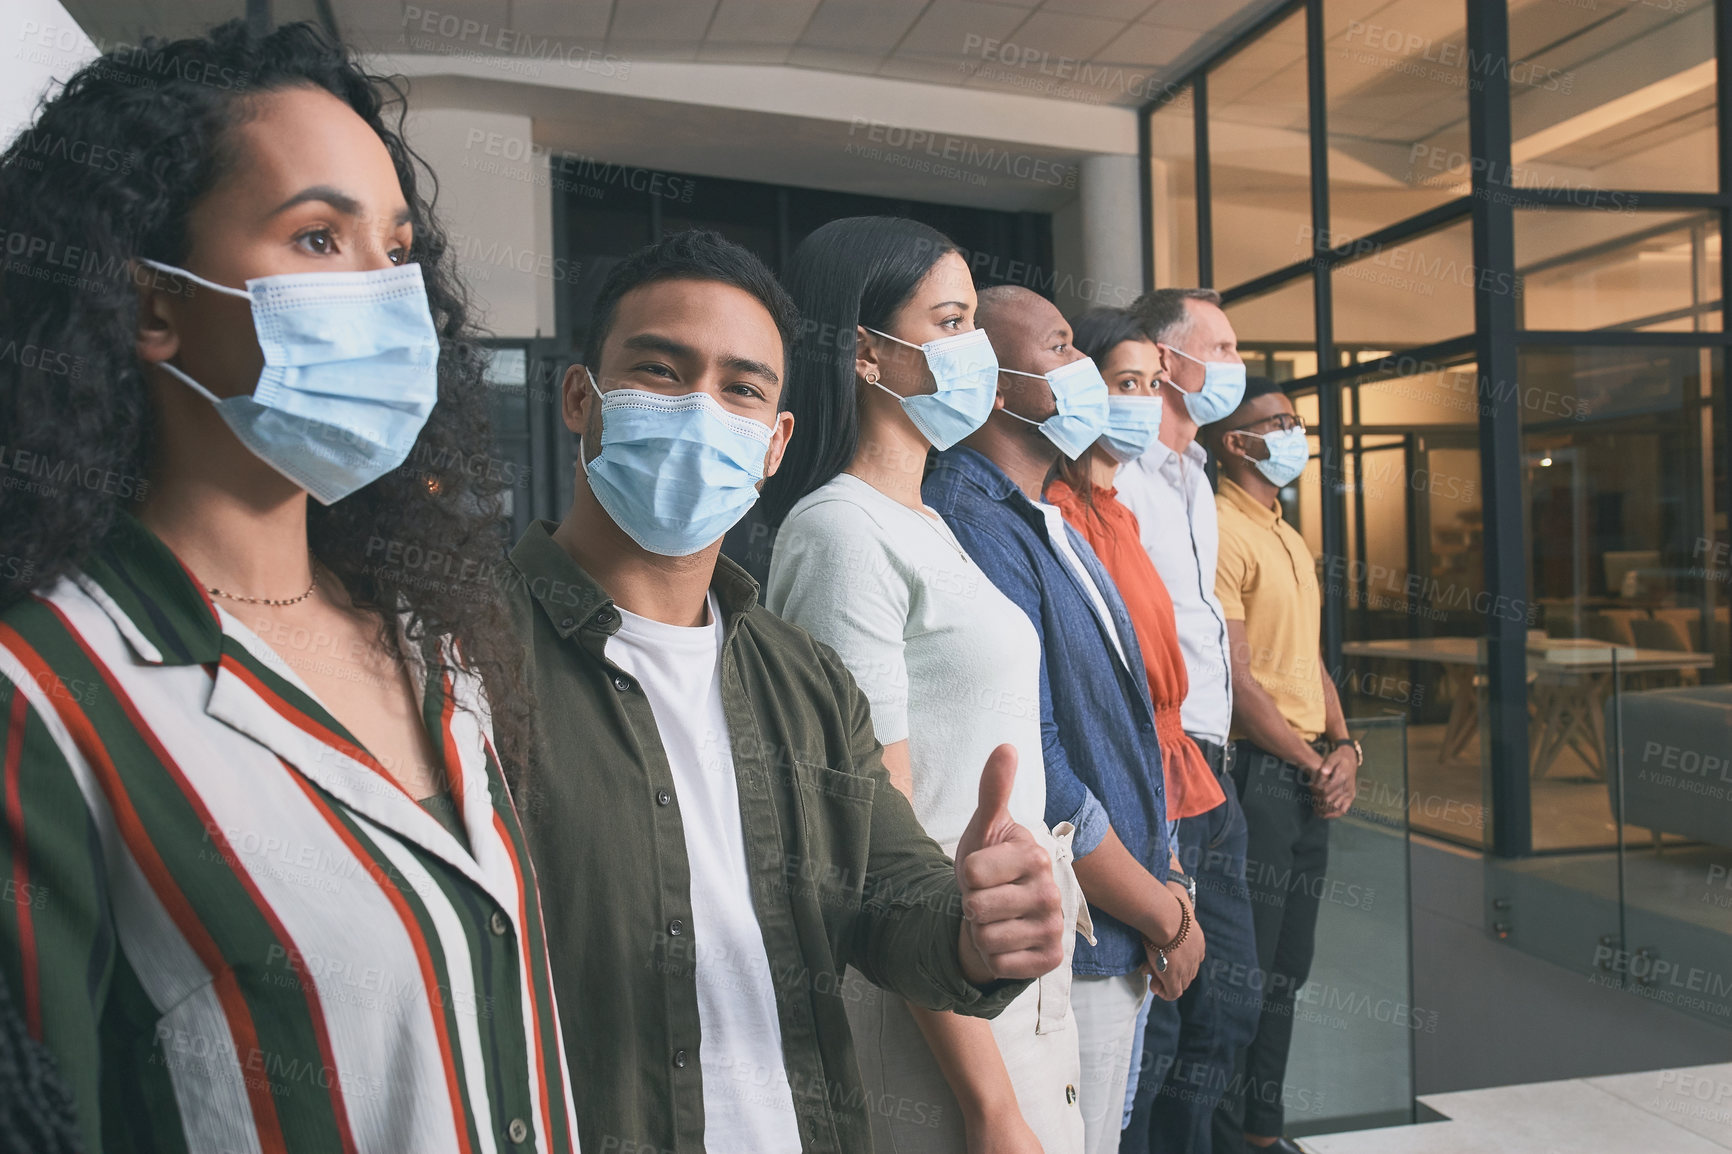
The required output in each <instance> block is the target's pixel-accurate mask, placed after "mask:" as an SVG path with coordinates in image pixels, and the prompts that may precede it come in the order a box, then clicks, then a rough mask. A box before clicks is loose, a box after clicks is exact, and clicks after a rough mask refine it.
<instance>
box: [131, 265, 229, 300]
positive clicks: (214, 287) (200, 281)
mask: <svg viewBox="0 0 1732 1154" xmlns="http://www.w3.org/2000/svg"><path fill="white" fill-rule="evenodd" d="M138 263H139V264H147V265H149V266H150V267H151V268H154V269H157V270H159V271H161V272H165V273H168V274H169V275H170V276H178V277H181V278H182V279H184V280H189V281H191V282H192V283H194V284H196V285H203V286H204V287H205V288H207V289H210V290H211V291H212V292H218V293H227V294H228V295H229V296H231V297H239V298H240V299H241V300H244V301H250V300H252V299H253V294H252V293H250V292H248V291H247V290H246V289H237V288H230V287H229V286H228V285H226V284H218V283H217V282H216V281H214V280H205V279H204V278H203V277H202V276H199V275H198V274H197V273H195V272H187V271H186V270H185V269H184V268H176V267H175V266H174V265H172V264H163V263H162V262H161V261H159V260H151V259H150V258H149V257H147V256H141V257H139V258H138Z"/></svg>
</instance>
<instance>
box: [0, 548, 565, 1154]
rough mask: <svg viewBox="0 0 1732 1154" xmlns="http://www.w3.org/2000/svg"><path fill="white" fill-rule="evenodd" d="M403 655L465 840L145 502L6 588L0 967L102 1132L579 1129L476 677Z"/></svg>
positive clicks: (535, 1133)
mask: <svg viewBox="0 0 1732 1154" xmlns="http://www.w3.org/2000/svg"><path fill="white" fill-rule="evenodd" d="M413 673H414V676H415V678H416V680H417V682H418V683H419V684H421V685H422V686H423V694H422V700H423V702H424V706H423V719H424V721H425V723H426V725H427V729H428V733H429V735H430V736H431V737H432V739H433V743H434V746H435V748H437V749H439V750H440V751H441V752H442V754H443V758H444V769H445V773H446V777H447V780H448V783H449V785H450V787H451V796H452V798H453V800H454V802H455V803H456V807H457V809H458V811H459V812H460V813H461V820H462V823H463V829H464V831H465V833H466V834H467V836H468V841H469V846H470V847H472V850H473V852H471V850H470V849H467V848H465V847H464V846H463V845H462V844H461V843H460V842H459V840H458V839H457V838H455V837H454V836H452V834H451V833H450V832H449V831H447V830H446V829H445V828H444V827H443V826H441V825H440V823H439V821H438V820H437V819H436V818H435V817H434V816H432V815H431V814H429V813H428V812H426V811H425V810H423V809H422V808H421V807H420V806H419V805H417V804H416V803H415V801H414V800H413V799H412V798H410V796H409V795H408V794H407V793H405V792H404V791H403V789H402V788H401V787H400V786H399V785H398V784H397V783H396V782H395V780H393V779H392V778H391V777H390V775H389V774H388V773H386V771H385V770H384V769H383V768H382V767H381V766H380V765H379V764H378V762H376V761H375V760H374V759H373V758H372V756H370V755H369V754H368V753H367V752H366V751H365V750H364V749H362V748H361V747H360V745H359V743H358V742H356V741H355V740H354V739H353V738H352V737H350V736H349V735H348V734H347V733H346V732H345V731H344V730H343V727H342V726H341V725H339V724H338V723H337V721H336V720H335V719H334V718H332V716H331V715H330V714H329V713H328V712H326V710H325V709H324V708H323V707H322V706H321V705H320V704H319V702H318V701H317V699H315V698H314V696H313V694H312V693H311V692H310V691H309V690H308V689H307V687H306V686H305V684H304V683H303V682H302V681H301V680H300V679H299V678H298V677H297V676H296V675H295V673H294V672H293V671H292V670H291V669H290V668H289V667H288V666H287V665H286V664H285V663H284V662H283V661H282V660H281V658H279V657H278V656H277V655H276V654H275V653H274V652H273V651H272V650H271V649H270V648H269V647H268V646H266V645H265V644H264V643H263V642H262V641H260V640H259V638H258V637H257V636H256V635H254V634H253V633H252V632H251V631H250V630H249V629H247V627H246V626H245V625H243V624H241V623H240V622H239V621H238V620H237V619H236V618H234V617H233V616H231V615H230V614H228V613H227V612H225V611H223V610H221V609H218V608H217V607H215V606H214V605H213V604H212V603H211V602H210V601H209V600H208V599H207V598H206V597H205V595H204V592H203V591H202V590H201V589H200V587H199V586H198V585H197V584H195V583H194V582H193V580H192V579H191V576H190V575H189V574H188V573H187V572H186V570H185V569H184V568H182V567H181V566H180V564H179V562H178V561H177V560H176V558H175V557H174V555H173V554H172V553H171V552H170V551H169V550H168V549H167V548H166V547H165V546H164V545H163V544H162V542H161V541H160V540H158V539H157V538H156V537H155V536H154V535H153V534H152V533H150V532H149V531H148V530H147V529H145V528H144V527H143V526H142V525H140V524H139V523H138V522H137V521H135V520H132V519H131V518H125V519H123V522H122V524H121V525H120V526H119V528H118V529H117V530H116V532H115V533H114V534H113V536H112V537H111V538H110V541H109V543H108V544H107V545H106V546H105V547H104V548H103V549H102V550H101V551H100V552H99V553H98V554H97V555H96V556H95V557H93V558H91V559H90V560H89V561H88V562H87V563H86V565H85V566H84V568H83V570H82V571H81V572H80V573H78V574H76V575H75V576H73V577H71V578H68V579H65V580H62V581H60V582H58V583H57V584H56V585H54V586H53V587H52V588H51V589H49V590H47V591H46V592H45V593H42V594H40V595H39V596H37V597H35V598H32V599H28V600H25V601H23V602H20V603H18V604H15V605H13V606H12V607H11V608H9V609H8V610H7V611H6V612H5V613H4V615H0V771H3V780H0V803H3V806H4V814H5V820H4V822H0V847H3V853H0V861H3V862H4V863H6V864H8V865H9V872H8V873H7V875H6V877H5V879H4V883H3V891H0V896H3V897H4V898H5V900H4V901H3V902H0V966H3V967H4V976H5V979H6V981H7V982H8V983H9V984H10V985H11V988H12V990H13V992H14V995H15V997H16V999H17V1002H18V1004H19V1007H20V1009H21V1011H22V1013H23V1015H24V1018H25V1022H26V1025H27V1026H28V1028H29V1030H30V1032H31V1034H32V1035H33V1036H35V1037H37V1038H39V1039H41V1040H43V1041H44V1042H46V1044H47V1045H48V1047H49V1049H50V1050H51V1051H52V1052H53V1053H54V1055H55V1057H56V1059H57V1060H58V1062H59V1064H60V1072H61V1074H62V1075H63V1076H64V1077H65V1078H66V1079H67V1081H68V1082H69V1083H70V1084H71V1086H72V1088H73V1092H74V1096H75V1098H76V1102H77V1108H78V1112H79V1120H80V1125H81V1127H82V1129H83V1133H84V1136H85V1142H86V1148H87V1149H88V1150H89V1151H92V1152H96V1151H102V1150H109V1151H113V1150H133V1149H150V1150H163V1151H170V1150H186V1151H208V1152H213V1154H214V1152H217V1151H223V1152H242V1151H261V1152H264V1151H282V1152H296V1154H298V1152H302V1151H305V1152H308V1154H315V1152H316V1154H334V1152H345V1154H405V1152H408V1151H414V1152H417V1154H420V1152H441V1154H442V1152H445V1151H460V1152H463V1154H491V1152H495V1151H499V1152H515V1151H520V1150H537V1151H550V1152H553V1154H565V1152H575V1150H576V1147H577V1139H576V1126H575V1124H574V1122H573V1119H572V1107H571V1095H570V1087H569V1083H568V1079H567V1074H566V1070H565V1066H564V1059H563V1056H562V1055H563V1048H562V1046H561V1044H560V1038H559V1024H558V1018H557V1015H556V1013H555V1009H554V1002H553V993H552V988H551V985H550V980H549V975H548V967H547V958H546V946H545V941H544V938H543V932H542V920H541V910H540V903H539V898H538V896H537V893H536V887H535V879H534V875H533V873H532V872H531V869H530V865H529V860H528V856H527V852H526V850H525V846H524V841H523V835H522V831H521V830H520V828H519V826H518V821H517V815H516V813H515V811H514V810H513V808H512V803H511V798H510V795H509V793H508V792H507V789H506V786H505V783H504V780H503V778H502V777H501V775H500V772H499V766H498V762H497V759H496V758H495V756H494V753H493V749H492V745H491V742H490V740H489V736H488V729H487V722H486V720H485V710H484V708H483V707H482V706H481V704H480V701H479V687H478V684H477V683H476V681H475V679H473V678H472V677H470V676H468V675H466V674H464V673H463V672H461V671H459V670H454V669H451V668H444V669H437V670H435V671H434V673H433V675H432V676H429V675H428V674H427V671H426V670H425V669H424V668H422V667H420V666H419V665H418V664H415V666H414V668H413Z"/></svg>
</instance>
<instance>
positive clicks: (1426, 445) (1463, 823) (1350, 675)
mask: <svg viewBox="0 0 1732 1154" xmlns="http://www.w3.org/2000/svg"><path fill="white" fill-rule="evenodd" d="M1383 367H1384V368H1385V370H1386V371H1387V372H1389V373H1390V374H1391V375H1389V376H1385V377H1380V378H1376V379H1368V380H1363V381H1360V382H1358V383H1354V384H1349V385H1346V386H1343V387H1342V397H1341V405H1342V409H1343V414H1344V427H1343V434H1344V435H1343V437H1342V443H1343V451H1344V460H1343V462H1342V472H1343V476H1344V480H1345V481H1346V482H1347V486H1346V492H1345V494H1344V496H1345V499H1346V509H1345V512H1346V528H1347V546H1348V550H1347V556H1346V558H1344V559H1342V560H1341V561H1339V562H1338V563H1336V564H1334V565H1333V566H1332V567H1327V568H1326V570H1325V572H1324V574H1323V581H1324V588H1325V589H1326V590H1327V591H1328V595H1329V596H1331V597H1335V598H1339V599H1340V601H1341V603H1342V605H1343V608H1344V610H1345V618H1344V621H1345V626H1346V635H1347V641H1346V643H1345V644H1344V646H1343V648H1342V656H1343V659H1344V664H1345V671H1346V677H1345V678H1343V685H1344V687H1345V692H1346V700H1345V702H1344V705H1345V706H1346V709H1347V713H1348V715H1349V716H1354V715H1358V716H1365V715H1371V714H1376V713H1381V712H1390V711H1395V712H1398V713H1401V714H1405V715H1406V717H1407V721H1408V727H1409V754H1410V756H1409V762H1408V771H1409V781H1410V793H1409V794H1408V801H1409V806H1408V816H1409V818H1410V819H1411V821H1412V822H1413V825H1414V828H1416V829H1420V830H1423V831H1424V832H1426V833H1429V834H1432V835H1433V836H1436V837H1441V838H1444V839H1446V840H1449V841H1454V842H1458V843H1461V844H1465V845H1470V846H1475V847H1479V846H1482V845H1484V844H1485V840H1486V836H1487V834H1486V830H1487V824H1486V821H1485V806H1484V792H1485V791H1484V785H1483V776H1484V770H1483V768H1482V759H1481V750H1480V734H1479V729H1480V717H1481V716H1482V711H1481V709H1480V707H1479V701H1478V692H1477V686H1478V676H1477V669H1476V664H1477V662H1476V654H1477V652H1478V648H1479V644H1480V642H1479V640H1478V638H1479V635H1480V634H1481V633H1482V632H1483V630H1484V620H1485V618H1484V612H1483V610H1484V607H1485V597H1484V593H1483V591H1484V588H1485V553H1484V538H1485V534H1484V510H1483V507H1482V501H1481V498H1480V481H1479V468H1480V462H1479V428H1478V420H1479V412H1478V404H1479V401H1478V398H1477V396H1476V393H1477V391H1478V390H1479V388H1480V385H1479V373H1478V371H1477V367H1476V366H1475V365H1474V363H1473V362H1472V361H1459V362H1454V363H1450V364H1432V363H1414V362H1413V361H1412V360H1411V359H1409V358H1402V357H1393V358H1391V359H1390V360H1389V361H1388V362H1387V363H1386V364H1385V365H1384V366H1383Z"/></svg>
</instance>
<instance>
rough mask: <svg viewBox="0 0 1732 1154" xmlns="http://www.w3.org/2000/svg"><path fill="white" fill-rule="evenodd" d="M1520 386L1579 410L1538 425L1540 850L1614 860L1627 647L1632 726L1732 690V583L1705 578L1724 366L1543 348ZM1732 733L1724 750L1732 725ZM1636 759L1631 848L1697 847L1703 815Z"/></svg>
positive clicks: (1531, 503) (1535, 763)
mask: <svg viewBox="0 0 1732 1154" xmlns="http://www.w3.org/2000/svg"><path fill="white" fill-rule="evenodd" d="M1519 372H1520V377H1521V380H1522V384H1523V387H1524V388H1526V389H1533V390H1538V391H1540V392H1541V393H1544V394H1548V395H1553V394H1555V395H1557V396H1559V397H1560V398H1562V399H1563V400H1564V401H1567V402H1569V403H1570V404H1569V407H1570V408H1571V410H1572V416H1570V417H1566V418H1562V419H1560V418H1559V417H1557V416H1547V415H1544V414H1541V413H1537V412H1535V411H1534V410H1533V409H1532V408H1531V407H1529V408H1524V411H1523V436H1522V448H1523V465H1524V471H1525V473H1526V487H1527V491H1528V525H1529V541H1530V545H1529V548H1530V550H1531V552H1530V556H1529V591H1530V598H1531V600H1532V601H1533V603H1534V605H1535V607H1536V609H1537V610H1538V612H1537V617H1538V620H1537V621H1536V622H1535V627H1536V628H1538V629H1541V630H1543V635H1542V637H1541V639H1540V640H1538V641H1530V644H1529V650H1530V654H1532V655H1533V656H1531V657H1530V685H1529V702H1530V706H1531V713H1532V721H1531V722H1530V725H1531V727H1532V728H1533V730H1534V733H1533V735H1532V748H1533V753H1532V762H1531V764H1530V766H1529V773H1530V776H1531V778H1532V781H1533V789H1534V801H1533V815H1534V816H1533V840H1534V848H1535V849H1536V850H1555V849H1580V848H1590V847H1592V848H1606V849H1610V848H1612V847H1613V846H1614V845H1615V844H1616V841H1615V835H1616V827H1615V826H1614V825H1613V811H1612V808H1611V805H1612V798H1611V794H1610V792H1609V789H1608V771H1609V769H1610V767H1611V763H1610V762H1609V761H1608V750H1609V749H1610V748H1611V747H1610V746H1609V744H1608V742H1609V740H1610V738H1609V737H1608V733H1607V730H1606V728H1605V726H1604V725H1603V724H1602V721H1603V719H1604V717H1605V706H1606V703H1607V701H1608V699H1609V696H1610V693H1611V689H1612V680H1613V678H1612V671H1611V666H1610V660H1611V650H1612V649H1613V647H1616V648H1617V651H1618V656H1619V660H1620V663H1621V664H1622V666H1623V671H1624V675H1625V676H1624V678H1623V684H1622V690H1623V695H1624V698H1625V700H1624V702H1623V710H1624V717H1625V723H1626V724H1629V723H1630V721H1631V719H1632V717H1633V716H1634V715H1633V714H1632V712H1631V711H1632V709H1636V710H1638V711H1640V710H1641V709H1642V708H1644V707H1645V706H1646V704H1647V703H1649V702H1653V701H1664V700H1667V699H1669V698H1671V697H1675V696H1676V693H1675V692H1674V693H1670V694H1668V693H1667V692H1666V691H1668V690H1672V691H1676V690H1679V689H1684V688H1686V687H1689V688H1692V689H1696V690H1697V691H1699V687H1703V686H1710V685H1724V684H1725V683H1726V681H1727V679H1728V676H1727V674H1728V670H1727V659H1728V654H1727V636H1726V635H1727V629H1726V626H1725V620H1726V599H1727V593H1726V590H1727V585H1726V582H1725V580H1724V577H1723V574H1721V573H1719V572H1717V570H1718V569H1723V568H1724V566H1714V565H1705V564H1704V557H1705V555H1706V554H1707V553H1709V552H1711V550H1712V545H1707V544H1705V543H1709V542H1713V541H1714V540H1715V539H1716V538H1717V537H1719V538H1723V535H1724V534H1723V531H1717V529H1716V527H1717V526H1719V525H1723V524H1724V520H1723V519H1724V517H1725V509H1724V508H1722V507H1720V503H1721V502H1722V501H1723V500H1724V497H1723V495H1722V491H1721V490H1719V489H1717V487H1716V481H1715V455H1716V454H1715V450H1716V444H1715V442H1716V439H1717V435H1718V434H1717V428H1716V421H1715V419H1714V413H1715V404H1714V399H1715V397H1716V395H1717V394H1718V393H1719V391H1720V390H1721V388H1722V387H1723V386H1722V384H1721V372H1722V366H1721V354H1720V352H1719V351H1718V350H1708V349H1628V348H1623V349H1620V348H1555V347H1529V348H1525V349H1523V350H1522V351H1521V354H1520V361H1519ZM1561 407H1562V406H1560V408H1561ZM1572 651H1576V652H1572ZM1590 651H1591V652H1590ZM1710 696H1713V695H1710ZM1718 719H1719V720H1718V724H1719V725H1720V726H1721V728H1720V729H1719V731H1718V733H1719V736H1718V738H1717V739H1716V741H1717V744H1718V745H1719V746H1720V747H1723V746H1724V742H1725V732H1726V731H1725V728H1724V726H1725V721H1724V713H1721V714H1719V715H1718ZM1636 720H1638V721H1639V720H1640V718H1637V719H1636ZM1625 754H1626V762H1627V763H1628V764H1627V765H1626V769H1625V772H1626V777H1625V788H1626V791H1627V796H1628V799H1629V808H1630V812H1629V813H1628V815H1627V820H1626V836H1627V838H1628V839H1629V840H1630V842H1631V843H1632V844H1633V845H1643V844H1648V843H1651V842H1653V841H1655V840H1658V839H1661V838H1669V839H1670V840H1673V841H1679V840H1684V839H1683V838H1682V836H1681V835H1683V834H1686V833H1688V832H1690V830H1689V829H1688V828H1687V827H1688V824H1689V823H1688V821H1685V822H1684V823H1683V824H1677V825H1674V824H1672V820H1673V819H1674V818H1677V817H1678V816H1679V812H1680V810H1685V811H1687V810H1688V809H1689V808H1690V807H1691V806H1692V805H1694V804H1697V803H1699V801H1700V799H1695V800H1694V801H1693V800H1692V799H1691V797H1690V796H1689V795H1686V794H1684V793H1683V792H1682V791H1678V794H1677V796H1670V797H1669V796H1667V795H1666V791H1665V790H1664V789H1663V788H1661V786H1660V778H1661V775H1660V774H1658V773H1650V774H1645V775H1644V774H1639V773H1638V770H1639V769H1640V768H1641V762H1640V751H1639V750H1637V751H1635V752H1634V754H1632V752H1631V751H1630V750H1628V749H1626V751H1625ZM1651 768H1656V769H1657V767H1651ZM1632 826H1633V827H1637V828H1630V827H1632Z"/></svg>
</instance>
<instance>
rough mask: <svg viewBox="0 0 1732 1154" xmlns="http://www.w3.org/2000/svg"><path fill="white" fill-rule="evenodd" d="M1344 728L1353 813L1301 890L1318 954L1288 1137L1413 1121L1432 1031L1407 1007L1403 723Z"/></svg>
mask: <svg viewBox="0 0 1732 1154" xmlns="http://www.w3.org/2000/svg"><path fill="white" fill-rule="evenodd" d="M1348 728H1349V730H1350V731H1351V732H1352V734H1353V736H1354V737H1356V738H1358V739H1359V742H1360V744H1361V746H1362V747H1363V749H1364V751H1365V764H1364V766H1363V767H1362V768H1361V769H1360V772H1359V796H1358V798H1357V799H1356V800H1355V802H1354V804H1353V809H1352V810H1351V811H1350V812H1349V813H1348V814H1347V816H1345V817H1342V818H1340V819H1337V820H1336V821H1335V822H1334V823H1333V824H1332V826H1331V827H1330V831H1329V865H1328V869H1327V870H1326V871H1325V876H1324V877H1323V878H1322V879H1321V880H1316V879H1313V880H1312V881H1311V882H1310V884H1311V886H1312V888H1313V889H1314V890H1315V891H1316V892H1317V896H1318V897H1319V898H1320V899H1321V908H1320V911H1319V914H1318V918H1317V952H1316V955H1315V957H1314V959H1313V961H1312V964H1311V973H1310V977H1309V978H1308V979H1307V981H1306V982H1305V984H1304V985H1303V986H1301V987H1300V989H1299V991H1298V994H1297V998H1296V1002H1295V1008H1294V1019H1295V1020H1294V1023H1293V1043H1292V1048H1291V1050H1290V1057H1289V1059H1288V1062H1287V1081H1286V1085H1285V1087H1284V1088H1283V1090H1282V1093H1283V1095H1284V1100H1285V1105H1286V1114H1287V1119H1288V1132H1289V1133H1290V1134H1294V1135H1306V1134H1320V1133H1335V1132H1339V1131H1342V1130H1355V1129H1365V1128H1369V1127H1374V1126H1393V1125H1399V1124H1401V1123H1404V1122H1411V1121H1413V1120H1414V1091H1413V1079H1414V1040H1415V1034H1416V1033H1418V1032H1420V1031H1426V1030H1433V1031H1434V1030H1436V1028H1437V1015H1436V1013H1435V1012H1434V1011H1431V1010H1428V1009H1426V1008H1425V1007H1423V1006H1415V1005H1414V1004H1413V967H1412V952H1411V951H1412V940H1413V938H1412V933H1411V922H1412V909H1411V887H1410V884H1409V864H1408V815H1409V812H1410V810H1411V808H1412V806H1413V804H1414V801H1413V797H1412V795H1411V794H1410V792H1409V789H1408V779H1407V719H1406V718H1405V717H1404V716H1393V715H1392V716H1387V717H1377V718H1369V719H1364V720H1353V721H1349V722H1348ZM1248 868H1253V869H1254V868H1257V866H1256V863H1254V862H1253V863H1251V864H1250V865H1249V866H1248Z"/></svg>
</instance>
